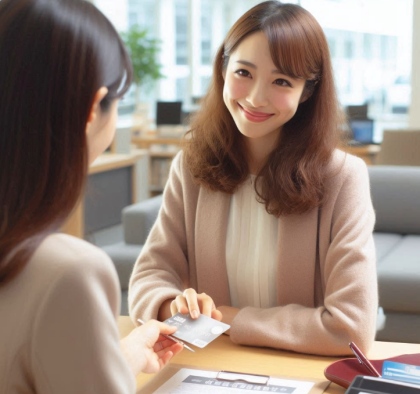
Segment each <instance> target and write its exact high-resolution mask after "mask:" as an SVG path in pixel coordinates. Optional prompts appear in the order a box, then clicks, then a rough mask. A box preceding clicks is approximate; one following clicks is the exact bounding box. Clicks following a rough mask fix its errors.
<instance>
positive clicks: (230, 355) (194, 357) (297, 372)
mask: <svg viewBox="0 0 420 394" xmlns="http://www.w3.org/2000/svg"><path fill="white" fill-rule="evenodd" d="M118 326H119V330H120V335H121V337H124V336H126V335H127V334H128V333H129V332H130V331H131V330H132V329H133V323H132V322H131V320H130V318H129V317H127V316H121V317H120V318H119V321H118ZM403 353H407V354H409V353H420V344H408V343H396V342H375V344H374V346H373V349H372V350H371V352H370V353H369V354H368V357H369V358H371V359H382V358H386V357H391V356H396V355H398V354H403ZM337 359H338V358H334V357H319V356H311V355H303V354H297V353H291V352H286V351H281V350H274V349H265V348H257V347H246V346H239V345H235V344H233V343H232V342H231V341H230V339H229V337H228V336H226V335H221V336H220V337H219V338H217V339H216V340H215V341H214V342H212V343H211V344H210V345H208V346H207V347H206V348H204V349H199V350H197V352H196V353H191V352H189V351H188V350H183V351H182V352H181V353H180V354H178V355H177V356H175V357H174V358H173V359H172V361H171V364H170V365H174V366H186V365H187V366H194V367H195V368H201V369H209V370H223V369H225V370H231V371H238V372H247V373H258V374H266V375H276V376H284V377H292V378H300V379H305V378H307V379H320V380H326V378H325V377H324V369H325V368H326V367H327V366H328V365H329V364H330V363H332V362H333V361H335V360H337ZM162 373H164V371H162V372H161V373H160V374H162ZM153 377H154V375H147V374H140V375H139V376H138V377H137V388H138V390H140V391H138V392H139V393H146V392H147V391H145V390H141V388H142V386H144V385H145V384H146V383H147V382H148V381H149V380H150V379H152V378H153ZM162 383H163V382H162ZM345 391H346V390H345V389H344V388H343V387H340V386H338V385H336V384H334V383H331V384H330V386H329V387H328V388H327V390H326V391H325V393H327V394H343V393H344V392H345Z"/></svg>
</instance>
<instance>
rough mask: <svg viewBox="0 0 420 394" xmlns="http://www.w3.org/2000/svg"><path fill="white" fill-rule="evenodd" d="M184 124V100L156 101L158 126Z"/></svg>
mask: <svg viewBox="0 0 420 394" xmlns="http://www.w3.org/2000/svg"><path fill="white" fill-rule="evenodd" d="M180 124H182V101H158V102H157V103H156V126H169V125H174V126H176V125H180Z"/></svg>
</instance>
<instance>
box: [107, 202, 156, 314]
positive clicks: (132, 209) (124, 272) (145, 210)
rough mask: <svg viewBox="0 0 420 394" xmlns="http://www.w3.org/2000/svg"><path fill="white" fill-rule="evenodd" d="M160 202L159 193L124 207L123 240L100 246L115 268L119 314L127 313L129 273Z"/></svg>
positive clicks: (153, 220)
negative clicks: (117, 281) (119, 304)
mask: <svg viewBox="0 0 420 394" xmlns="http://www.w3.org/2000/svg"><path fill="white" fill-rule="evenodd" d="M161 204H162V195H159V196H156V197H152V198H150V199H148V200H144V201H141V202H139V203H136V204H133V205H129V206H128V207H126V208H124V209H123V211H122V225H123V235H124V240H123V241H122V242H118V243H115V244H112V245H107V246H103V247H102V249H103V250H104V251H105V252H106V253H107V254H108V255H109V257H110V258H111V259H112V261H113V262H114V264H115V268H116V269H117V273H118V277H119V280H120V284H121V295H122V297H121V315H127V314H128V304H127V295H128V282H129V280H130V275H131V272H132V270H133V266H134V263H135V262H136V260H137V257H138V255H139V254H140V251H141V249H142V247H143V245H144V242H145V241H146V238H147V235H148V234H149V231H150V229H151V228H152V226H153V223H154V222H155V220H156V218H157V215H158V212H159V209H160V206H161Z"/></svg>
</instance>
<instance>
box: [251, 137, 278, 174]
mask: <svg viewBox="0 0 420 394" xmlns="http://www.w3.org/2000/svg"><path fill="white" fill-rule="evenodd" d="M279 136H280V134H274V133H273V135H272V134H269V135H267V136H264V137H262V138H247V139H246V146H247V151H248V165H249V170H250V172H251V174H254V175H256V174H258V173H259V172H260V171H261V169H262V168H263V167H264V165H265V163H266V162H267V159H268V156H269V155H270V153H271V152H272V151H273V150H274V149H275V148H276V146H277V143H278V138H279ZM273 137H274V138H273Z"/></svg>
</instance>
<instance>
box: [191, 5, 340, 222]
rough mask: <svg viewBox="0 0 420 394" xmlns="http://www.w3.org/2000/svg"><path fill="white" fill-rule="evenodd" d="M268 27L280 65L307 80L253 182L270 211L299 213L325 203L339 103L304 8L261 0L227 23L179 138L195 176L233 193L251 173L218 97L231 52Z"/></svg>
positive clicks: (323, 44) (324, 48) (319, 36)
mask: <svg viewBox="0 0 420 394" xmlns="http://www.w3.org/2000/svg"><path fill="white" fill-rule="evenodd" d="M259 31H262V32H264V34H265V35H266V37H267V39H268V42H269V47H270V51H271V57H272V59H273V62H274V64H275V65H276V67H277V68H278V69H279V70H281V72H282V73H284V74H286V75H289V76H291V77H294V78H304V79H305V80H306V84H305V88H304V92H303V97H308V98H307V99H306V101H304V102H302V103H301V104H300V105H299V107H298V109H297V112H296V114H295V116H294V117H293V118H292V119H291V120H290V121H288V122H287V123H286V124H285V125H284V126H283V129H282V135H281V141H279V143H278V145H277V146H276V147H275V148H274V149H273V151H272V153H271V154H270V156H269V158H268V160H267V162H266V164H265V166H264V167H263V168H262V169H261V171H260V172H259V174H257V181H256V182H255V189H256V192H257V194H258V196H259V199H260V201H261V202H263V203H264V204H265V206H266V210H267V212H269V213H270V214H273V215H275V216H280V215H285V214H295V213H303V212H307V211H308V210H310V209H312V208H314V207H317V206H319V205H320V204H322V201H323V198H324V193H325V190H324V184H325V180H326V176H327V174H326V166H327V163H328V162H329V160H330V158H331V155H332V152H333V151H334V149H335V148H336V147H337V146H338V144H339V142H340V133H339V129H340V125H341V122H342V120H343V119H342V111H341V109H340V106H339V103H338V100H337V96H336V90H335V86H334V77H333V72H332V65H331V59H330V54H329V49H328V43H327V40H326V38H325V35H324V32H323V30H322V28H321V26H320V25H319V24H318V22H317V21H316V20H315V18H314V17H313V16H312V15H311V14H310V13H309V12H308V11H306V10H305V9H304V8H302V7H300V6H298V5H294V4H283V3H281V2H279V1H266V2H263V3H260V4H258V5H256V6H255V7H253V8H252V9H250V10H249V11H248V12H246V13H245V14H244V15H243V16H242V17H241V18H240V19H239V20H238V21H237V22H236V23H235V24H234V25H233V27H232V28H231V29H230V31H229V32H228V34H227V36H226V38H225V40H224V42H223V44H222V45H221V47H220V48H219V50H218V52H217V55H216V58H215V61H214V66H213V77H212V81H211V83H210V87H209V90H208V92H207V94H206V96H205V97H204V98H203V100H202V103H201V109H200V111H199V112H198V113H197V114H196V116H195V117H194V118H193V119H192V123H191V130H190V131H189V132H188V133H187V136H186V137H187V138H185V139H184V146H183V149H184V156H185V160H186V163H187V166H188V168H189V170H190V171H191V173H192V175H193V177H194V178H195V179H196V180H197V182H198V183H199V184H201V185H203V186H205V187H208V188H210V189H211V190H217V191H222V192H225V193H234V192H235V190H236V189H237V188H238V186H239V185H241V183H243V182H244V181H245V179H247V177H248V176H249V168H248V160H247V153H246V148H245V144H244V138H245V137H243V136H242V134H241V133H240V132H239V130H238V128H237V127H236V124H235V122H234V120H233V118H232V116H231V115H230V113H229V111H228V109H227V107H226V105H225V104H224V101H223V98H222V97H223V84H224V80H223V72H224V70H226V67H227V64H228V61H229V57H230V55H231V54H232V53H233V52H234V51H235V49H236V48H237V47H238V45H239V44H240V43H241V42H242V41H243V40H244V39H245V38H246V37H248V36H249V35H250V34H253V33H255V32H259Z"/></svg>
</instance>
